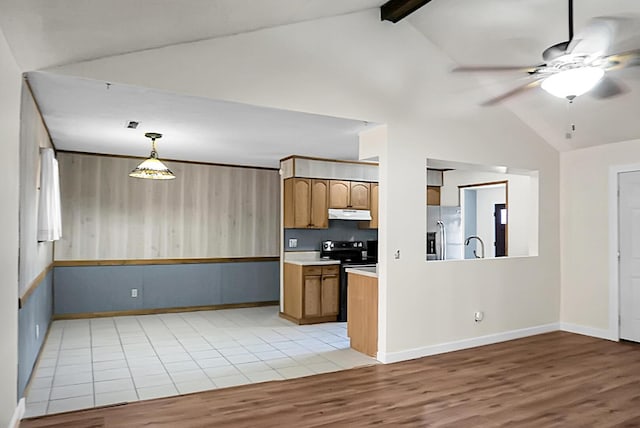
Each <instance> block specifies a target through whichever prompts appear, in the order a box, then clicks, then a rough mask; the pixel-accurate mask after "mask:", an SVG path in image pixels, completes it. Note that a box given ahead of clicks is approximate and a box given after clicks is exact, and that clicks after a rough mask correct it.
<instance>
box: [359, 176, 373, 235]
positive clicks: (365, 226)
mask: <svg viewBox="0 0 640 428" xmlns="http://www.w3.org/2000/svg"><path fill="white" fill-rule="evenodd" d="M369 209H370V211H371V220H369V221H361V222H360V223H359V224H358V227H359V228H360V229H377V228H378V183H371V197H370V199H369Z"/></svg>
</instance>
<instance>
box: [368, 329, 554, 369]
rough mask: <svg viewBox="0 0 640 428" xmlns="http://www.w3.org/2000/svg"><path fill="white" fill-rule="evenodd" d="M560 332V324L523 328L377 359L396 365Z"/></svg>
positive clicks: (398, 352) (394, 353) (381, 354)
mask: <svg viewBox="0 0 640 428" xmlns="http://www.w3.org/2000/svg"><path fill="white" fill-rule="evenodd" d="M558 330H560V324H559V323H552V324H544V325H538V326H535V327H527V328H522V329H519V330H510V331H505V332H502V333H495V334H489V335H486V336H480V337H472V338H470V339H462V340H457V341H455V342H447V343H440V344H437V345H430V346H423V347H420V348H413V349H407V350H405V351H396V352H386V353H385V352H378V355H377V359H378V361H381V362H383V363H385V364H387V363H396V362H398V361H405V360H413V359H414V358H421V357H426V356H429V355H436V354H444V353H445V352H452V351H459V350H461V349H468V348H475V347H476V346H484V345H491V344H493V343H499V342H505V341H507V340H513V339H520V338H522V337H527V336H534V335H536V334H542V333H549V332H552V331H558Z"/></svg>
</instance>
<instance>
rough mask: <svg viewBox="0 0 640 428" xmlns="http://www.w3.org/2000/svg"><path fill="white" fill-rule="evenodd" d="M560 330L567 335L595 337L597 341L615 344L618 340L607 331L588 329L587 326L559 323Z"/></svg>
mask: <svg viewBox="0 0 640 428" xmlns="http://www.w3.org/2000/svg"><path fill="white" fill-rule="evenodd" d="M560 330H562V331H567V332H569V333H576V334H581V335H583V336H591V337H597V338H599V339H607V340H613V341H614V342H617V341H618V340H620V339H619V338H618V337H615V336H614V335H613V334H612V333H611V331H609V330H604V329H601V328H595V327H589V326H585V325H579V324H571V323H568V322H561V323H560Z"/></svg>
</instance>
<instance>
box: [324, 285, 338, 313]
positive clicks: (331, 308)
mask: <svg viewBox="0 0 640 428" xmlns="http://www.w3.org/2000/svg"><path fill="white" fill-rule="evenodd" d="M339 293H340V287H339V280H338V276H337V275H329V276H323V277H322V315H323V316H327V315H338V301H339Z"/></svg>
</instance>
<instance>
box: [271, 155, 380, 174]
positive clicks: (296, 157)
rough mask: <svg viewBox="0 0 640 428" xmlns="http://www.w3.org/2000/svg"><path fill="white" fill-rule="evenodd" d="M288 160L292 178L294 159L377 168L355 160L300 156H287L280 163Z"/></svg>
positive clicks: (371, 163) (373, 163)
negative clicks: (291, 169)
mask: <svg viewBox="0 0 640 428" xmlns="http://www.w3.org/2000/svg"><path fill="white" fill-rule="evenodd" d="M289 159H293V166H294V168H293V172H294V176H295V162H296V159H307V160H314V161H322V162H336V163H350V164H356V165H371V166H378V165H379V163H378V162H365V161H356V160H353V161H352V160H342V159H327V158H317V157H313V156H300V155H290V156H287V157H286V158H282V159H280V162H283V161H286V160H289Z"/></svg>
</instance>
